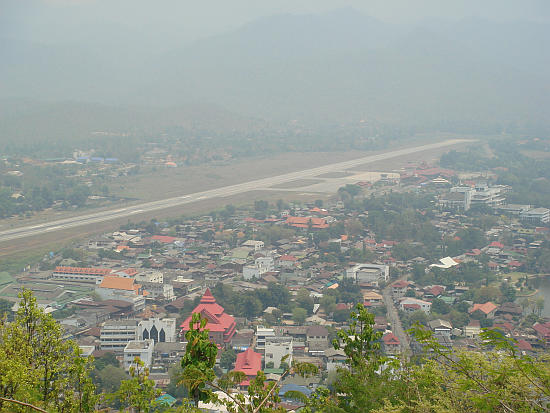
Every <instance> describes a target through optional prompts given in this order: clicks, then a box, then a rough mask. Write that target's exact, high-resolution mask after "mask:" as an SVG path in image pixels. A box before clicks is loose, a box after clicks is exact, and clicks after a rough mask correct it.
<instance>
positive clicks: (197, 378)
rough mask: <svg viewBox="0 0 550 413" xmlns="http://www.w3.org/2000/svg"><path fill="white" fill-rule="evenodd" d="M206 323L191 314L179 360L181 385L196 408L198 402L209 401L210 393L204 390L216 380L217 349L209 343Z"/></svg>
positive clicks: (197, 315)
mask: <svg viewBox="0 0 550 413" xmlns="http://www.w3.org/2000/svg"><path fill="white" fill-rule="evenodd" d="M207 323H208V319H207V318H204V317H202V316H201V314H200V313H193V315H192V316H191V321H190V322H189V331H187V332H186V333H185V339H186V340H187V346H186V348H185V354H184V356H183V358H182V359H181V367H182V369H183V373H182V383H183V384H184V385H185V386H186V387H187V390H188V391H189V395H190V396H191V397H192V399H193V402H194V404H195V407H198V405H199V401H208V400H209V399H210V397H211V392H210V391H209V390H207V389H206V384H207V383H208V382H212V381H213V380H214V379H215V378H216V375H215V374H214V365H215V364H216V355H217V354H218V347H217V346H216V344H215V343H213V342H211V341H210V338H209V336H208V330H207V329H206V324H207Z"/></svg>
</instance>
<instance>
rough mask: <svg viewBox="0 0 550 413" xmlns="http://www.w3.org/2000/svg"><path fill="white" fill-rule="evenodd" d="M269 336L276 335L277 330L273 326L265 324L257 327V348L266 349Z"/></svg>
mask: <svg viewBox="0 0 550 413" xmlns="http://www.w3.org/2000/svg"><path fill="white" fill-rule="evenodd" d="M269 337H275V330H274V329H272V328H265V327H263V326H258V327H257V328H256V334H255V341H256V345H255V347H256V350H264V349H265V343H266V340H267V338H269Z"/></svg>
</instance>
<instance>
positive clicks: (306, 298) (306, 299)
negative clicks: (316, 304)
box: [294, 288, 313, 314]
mask: <svg viewBox="0 0 550 413" xmlns="http://www.w3.org/2000/svg"><path fill="white" fill-rule="evenodd" d="M294 300H295V301H296V304H298V306H299V307H301V308H304V309H305V310H306V311H307V313H308V314H312V313H313V299H312V298H311V296H310V295H309V291H308V290H306V289H305V288H300V290H298V293H297V294H296V298H295V299H294Z"/></svg>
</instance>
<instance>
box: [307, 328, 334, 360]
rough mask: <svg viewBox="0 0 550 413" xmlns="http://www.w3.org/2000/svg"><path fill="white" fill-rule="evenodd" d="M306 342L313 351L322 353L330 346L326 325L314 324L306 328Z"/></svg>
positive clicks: (310, 350) (311, 351)
mask: <svg viewBox="0 0 550 413" xmlns="http://www.w3.org/2000/svg"><path fill="white" fill-rule="evenodd" d="M306 343H307V346H308V349H309V352H310V354H311V353H314V354H315V353H322V352H324V351H325V350H326V349H327V348H328V344H329V343H328V329H327V328H326V327H325V326H321V325H313V326H309V327H308V328H307V330H306Z"/></svg>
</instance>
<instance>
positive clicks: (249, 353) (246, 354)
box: [234, 347, 262, 386]
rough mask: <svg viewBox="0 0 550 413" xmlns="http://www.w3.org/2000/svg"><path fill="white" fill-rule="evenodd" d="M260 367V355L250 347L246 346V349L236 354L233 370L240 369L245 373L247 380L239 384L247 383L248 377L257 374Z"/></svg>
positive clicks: (251, 377) (250, 377)
mask: <svg viewBox="0 0 550 413" xmlns="http://www.w3.org/2000/svg"><path fill="white" fill-rule="evenodd" d="M261 369H262V355H261V354H260V353H256V352H255V351H254V350H252V347H248V348H247V349H246V351H243V352H242V353H239V354H237V361H235V370H234V371H241V372H243V373H244V374H246V377H247V379H248V380H246V381H244V382H242V383H241V385H243V386H244V385H247V384H248V382H249V381H250V379H253V378H254V377H256V376H257V375H258V371H260V370H261Z"/></svg>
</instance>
